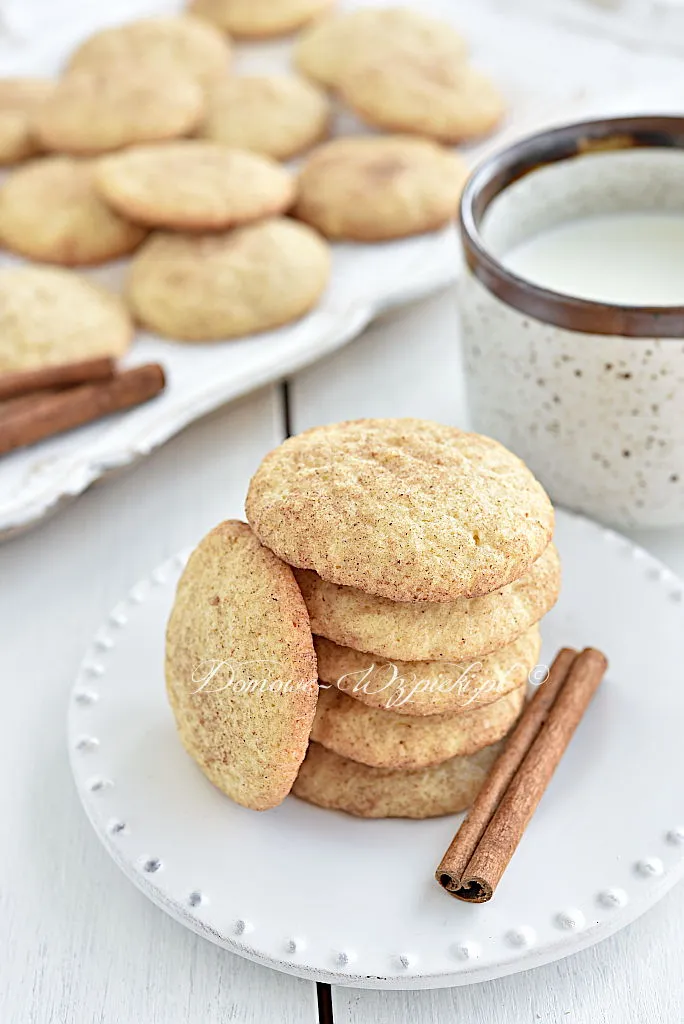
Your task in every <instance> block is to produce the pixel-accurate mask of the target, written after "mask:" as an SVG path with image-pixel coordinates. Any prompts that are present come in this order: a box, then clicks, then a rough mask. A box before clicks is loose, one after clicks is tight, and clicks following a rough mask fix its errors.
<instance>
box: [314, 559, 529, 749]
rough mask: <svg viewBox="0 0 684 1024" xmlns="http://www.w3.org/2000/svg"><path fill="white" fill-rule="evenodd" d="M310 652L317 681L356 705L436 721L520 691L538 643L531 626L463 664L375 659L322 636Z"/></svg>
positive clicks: (370, 655)
mask: <svg viewBox="0 0 684 1024" xmlns="http://www.w3.org/2000/svg"><path fill="white" fill-rule="evenodd" d="M296 575H297V574H296V573H295V576H296ZM314 647H315V648H316V657H317V658H318V678H319V679H320V680H321V682H323V683H329V684H331V685H333V686H335V687H337V688H338V689H340V690H341V691H342V692H343V693H346V694H347V695H348V696H349V697H353V698H354V700H355V701H356V702H357V703H361V704H365V705H366V707H369V708H376V709H380V710H383V709H385V710H389V711H392V712H393V713H394V714H395V715H401V716H402V717H411V718H421V717H424V716H428V717H430V718H437V717H439V716H441V715H445V714H447V715H453V714H458V713H462V712H464V711H471V710H473V709H475V708H482V707H487V706H488V705H489V704H493V703H494V702H495V701H498V700H499V698H501V697H505V696H506V694H508V693H510V692H511V691H512V690H515V689H517V688H518V687H520V686H524V685H525V684H526V683H527V682H528V679H529V677H530V673H531V672H532V670H533V669H534V667H535V666H536V664H537V659H538V657H539V650H540V648H541V640H540V637H539V629H538V628H537V626H533V627H532V629H530V630H528V631H527V632H526V633H523V635H522V636H519V637H518V639H517V640H514V641H513V642H512V643H510V644H507V645H506V646H505V647H501V648H500V649H499V650H498V651H493V652H492V653H491V654H487V655H484V656H482V657H479V658H468V659H465V660H464V661H400V660H399V659H398V658H392V659H390V658H380V657H378V655H377V654H367V653H364V652H363V651H356V650H353V649H352V648H351V647H342V646H340V645H339V644H336V643H334V642H333V641H332V640H326V639H325V637H322V636H314ZM314 738H315V737H314ZM341 753H343V751H341Z"/></svg>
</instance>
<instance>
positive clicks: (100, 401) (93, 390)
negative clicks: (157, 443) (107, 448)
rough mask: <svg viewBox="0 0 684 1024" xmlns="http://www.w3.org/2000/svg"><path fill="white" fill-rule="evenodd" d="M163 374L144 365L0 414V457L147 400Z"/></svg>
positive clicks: (154, 365)
mask: <svg viewBox="0 0 684 1024" xmlns="http://www.w3.org/2000/svg"><path fill="white" fill-rule="evenodd" d="M164 384H165V380H164V371H163V369H162V367H161V366H159V364H158V363H147V364H146V365H144V366H136V367H135V368H134V369H132V370H126V371H125V372H123V373H120V374H118V375H117V376H115V377H112V378H111V380H105V381H102V382H100V383H95V384H82V385H80V386H79V387H75V388H67V389H66V390H64V391H58V392H55V393H53V394H47V395H44V396H41V397H40V398H36V400H35V401H31V402H26V403H21V405H20V407H19V408H16V407H15V408H14V409H12V407H11V405H12V403H10V407H9V408H8V409H7V410H6V411H5V412H4V413H0V455H2V454H4V453H6V452H9V451H12V450H13V449H15V448H22V447H24V446H25V445H29V444H34V443H35V442H36V441H41V440H43V438H46V437H52V436H53V435H54V434H59V433H62V432H63V431H65V430H71V428H72V427H78V426H81V425H82V424H84V423H91V422H92V421H93V420H97V419H101V418H102V417H103V416H108V415H109V414H110V413H113V412H118V411H119V410H121V409H128V408H130V407H131V406H134V405H140V404H141V403H142V402H146V401H148V399H150V398H153V397H154V396H155V395H157V394H159V392H160V391H162V390H163V388H164Z"/></svg>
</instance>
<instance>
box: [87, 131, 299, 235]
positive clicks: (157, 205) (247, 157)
mask: <svg viewBox="0 0 684 1024" xmlns="http://www.w3.org/2000/svg"><path fill="white" fill-rule="evenodd" d="M96 182H97V187H98V188H99V189H100V191H101V193H102V195H103V197H104V199H105V200H106V201H107V202H108V203H110V204H111V205H112V206H113V207H114V209H116V210H118V212H119V213H121V214H122V215H123V216H124V217H129V218H130V219H131V220H133V221H135V222H137V223H140V224H146V225H149V226H152V227H163V228H173V229H176V230H191V231H214V230H220V229H222V228H227V227H228V226H230V225H232V224H242V223H245V222H247V221H250V220H255V219H256V218H258V217H267V216H270V215H272V214H276V213H281V212H283V211H284V210H287V209H288V207H289V206H291V205H292V201H293V199H294V195H295V183H294V178H293V176H292V175H291V174H290V172H289V171H287V170H285V168H284V167H280V166H279V164H277V163H275V162H274V161H272V160H270V159H269V158H268V157H264V156H260V155H258V154H256V153H248V152H245V151H243V150H239V149H231V148H229V147H227V146H221V145H218V144H217V143H214V142H205V141H198V140H194V139H188V140H185V141H182V142H173V143H159V144H157V145H152V146H138V147H135V148H132V149H128V150H125V151H124V152H122V153H117V154H114V155H113V156H110V157H104V158H103V159H102V160H101V161H100V162H99V166H98V169H97V172H96Z"/></svg>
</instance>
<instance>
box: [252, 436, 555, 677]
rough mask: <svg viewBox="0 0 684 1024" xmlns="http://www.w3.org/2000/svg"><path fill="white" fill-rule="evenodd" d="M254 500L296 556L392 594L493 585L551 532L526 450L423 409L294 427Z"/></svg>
mask: <svg viewBox="0 0 684 1024" xmlns="http://www.w3.org/2000/svg"><path fill="white" fill-rule="evenodd" d="M246 510H247V518H248V520H249V522H250V525H251V526H252V529H253V530H254V532H255V533H256V534H257V536H258V537H259V539H260V540H261V541H262V543H264V544H266V546H267V547H270V548H271V550H272V551H274V552H275V553H276V554H277V555H278V556H279V557H280V558H282V559H284V561H286V562H288V563H289V564H290V565H294V566H297V567H298V568H303V569H313V570H314V571H315V572H317V573H318V574H319V576H321V577H322V578H323V579H325V580H328V581H329V582H331V583H337V584H339V585H341V586H349V587H357V588H359V589H360V590H363V591H365V592H366V593H368V594H375V595H377V596H379V597H386V598H388V599H389V600H391V601H454V600H455V599H456V598H457V597H468V598H472V597H479V596H480V595H482V594H488V593H489V592H490V591H492V590H497V589H499V588H500V587H503V586H506V584H508V583H511V582H512V581H513V580H516V579H518V578H519V577H520V576H522V575H523V574H524V573H525V572H527V571H528V569H529V568H530V567H531V565H532V563H533V562H535V561H536V559H537V558H539V556H540V555H541V553H542V551H543V550H544V548H545V547H546V546H547V544H548V543H549V541H550V539H551V534H552V532H553V507H552V505H551V502H550V501H549V499H548V497H547V496H546V493H545V492H544V489H543V488H542V486H541V484H540V483H538V481H537V480H536V479H535V478H534V476H533V475H532V473H531V472H530V470H529V469H528V468H527V466H525V464H524V463H523V462H522V461H521V460H520V459H519V458H517V457H516V456H515V455H513V454H512V453H511V452H509V451H508V450H507V449H506V448H504V447H503V445H501V444H499V443H498V442H497V441H493V440H492V439H491V438H488V437H483V436H482V435H480V434H469V433H466V432H465V431H462V430H458V429H457V428H456V427H448V426H443V425H441V424H439V423H432V422H430V421H428V420H418V419H362V420H351V421H348V422H346V423H335V424H332V425H330V426H324V427H315V428H313V429H312V430H307V431H305V432H304V433H303V434H299V435H298V436H296V437H291V438H289V439H288V440H287V441H285V442H284V444H282V445H280V447H278V448H276V449H275V450H274V451H272V452H270V453H269V454H268V455H267V456H266V458H265V459H264V460H263V462H262V463H261V466H260V467H259V469H258V470H257V472H256V473H255V475H254V476H253V478H252V480H251V483H250V486H249V492H248V495H247V502H246ZM530 624H531V623H527V624H526V626H527V625H530ZM523 628H526V627H523ZM415 657H416V655H415V654H413V655H412V656H411V660H412V659H413V658H415Z"/></svg>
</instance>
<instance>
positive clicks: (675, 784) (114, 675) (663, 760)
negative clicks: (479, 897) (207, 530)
mask: <svg viewBox="0 0 684 1024" xmlns="http://www.w3.org/2000/svg"><path fill="white" fill-rule="evenodd" d="M556 542H557V544H558V547H559V549H560V552H561V557H562V558H563V562H564V585H563V593H562V596H561V599H560V601H559V604H558V606H557V607H556V608H555V609H554V610H553V612H552V613H551V614H550V615H549V616H548V617H547V618H546V619H545V621H544V624H543V630H542V632H543V635H544V652H543V657H544V659H547V660H548V659H550V658H551V657H552V656H553V654H554V653H555V651H556V650H557V649H558V648H559V647H561V646H563V645H572V646H577V647H583V646H588V645H593V646H597V647H599V648H601V649H602V650H604V651H605V652H606V654H607V655H608V657H609V659H610V668H609V671H608V674H607V676H606V679H605V680H604V682H603V684H602V686H601V688H600V690H599V693H598V695H597V696H596V698H595V699H594V702H593V703H592V705H591V706H590V708H589V711H588V713H587V715H586V716H585V719H584V720H583V722H582V723H581V724H580V727H579V729H578V731H577V734H576V735H575V737H574V739H573V741H572V743H571V745H570V747H569V749H568V751H567V753H566V755H565V757H564V758H563V761H562V763H561V765H560V766H559V768H558V770H557V772H556V775H555V776H554V778H553V780H552V782H551V784H550V786H549V789H548V791H547V792H546V794H545V795H544V798H543V799H542V802H541V804H540V806H539V809H538V811H537V813H536V815H535V817H534V819H533V821H532V823H531V825H530V827H529V828H528V830H527V833H526V834H525V836H524V838H523V841H522V843H521V845H520V847H519V849H518V851H517V853H516V854H515V856H514V858H513V860H512V862H511V864H510V866H509V868H508V870H507V872H506V874H505V875H504V878H503V880H502V882H501V884H500V886H499V889H498V890H497V893H496V894H495V897H494V899H493V900H492V901H491V902H490V903H488V904H484V905H479V906H477V905H468V904H464V903H460V902H458V901H456V900H452V899H450V898H449V897H448V896H447V895H446V894H445V893H444V892H443V891H442V890H441V889H440V888H439V886H438V885H437V884H436V882H435V881H434V879H433V871H434V869H435V866H436V865H437V863H438V862H439V859H440V857H441V855H442V853H443V852H444V850H445V848H446V846H447V845H448V842H449V840H450V838H451V836H452V834H453V833H454V831H455V829H456V827H457V824H458V821H459V818H458V816H453V817H447V818H437V819H432V820H430V821H423V822H421V821H403V820H389V821H364V820H360V819H355V818H352V817H350V816H347V815H345V814H341V813H338V812H334V811H326V810H321V809H320V808H317V807H312V806H309V805H307V804H305V803H303V802H301V801H299V800H297V799H296V798H294V797H288V798H287V800H286V801H285V802H284V803H283V804H282V805H281V806H280V807H278V808H276V809H275V810H272V811H268V812H262V813H257V812H253V811H249V810H246V809H245V808H242V807H238V806H237V805H235V804H233V803H231V801H230V800H229V799H227V798H226V797H224V796H223V795H222V794H221V793H220V792H219V791H218V790H217V789H215V788H214V787H213V786H212V785H211V784H210V783H209V782H208V781H207V780H206V779H205V778H204V776H203V775H202V774H201V773H200V772H199V770H198V769H197V768H196V766H195V765H194V763H193V762H192V760H191V759H190V758H189V757H188V756H187V754H186V753H185V751H184V750H183V749H182V747H181V744H180V742H179V741H178V739H177V737H176V733H175V727H174V722H173V718H172V715H171V712H170V710H169V708H168V706H167V703H166V697H165V692H164V680H163V649H164V629H165V624H166V619H167V616H168V613H169V610H170V607H171V604H172V601H173V595H174V590H175V584H176V581H177V579H178V577H179V575H180V572H181V569H182V566H183V564H184V561H185V558H186V557H187V553H186V554H183V555H179V556H177V557H175V558H173V559H171V560H170V561H168V562H166V563H164V564H163V565H161V566H159V567H158V568H157V569H155V570H154V571H153V572H152V573H151V575H150V576H149V577H148V578H147V579H145V580H142V581H141V582H140V583H138V584H137V585H136V586H135V587H133V589H132V590H131V591H130V592H129V594H128V595H127V597H126V598H125V599H124V600H123V601H122V602H121V603H120V604H118V605H117V606H116V608H115V609H114V610H113V611H112V613H111V615H110V616H109V618H108V620H107V622H106V623H105V624H104V625H103V626H102V627H101V629H100V630H99V631H98V633H97V634H96V636H95V638H94V639H93V642H92V644H91V645H90V647H89V649H88V651H87V653H86V656H85V658H84V661H83V664H82V666H81V669H80V671H79V673H78V678H77V680H76V684H75V687H74V690H73V693H72V697H71V701H70V707H69V753H70V758H71V764H72V769H73V773H74V778H75V780H76V786H77V789H78V792H79V795H80V797H81V800H82V802H83V805H84V807H85V810H86V812H87V814H88V817H89V818H90V821H91V823H92V825H93V827H94V828H95V831H96V832H97V834H98V835H99V837H100V839H101V840H102V841H103V843H104V845H105V847H106V849H107V850H108V851H109V853H110V854H111V856H112V857H113V858H114V860H115V861H116V862H117V864H118V865H119V866H120V867H121V869H122V870H123V871H124V872H125V874H126V875H127V876H128V877H129V878H130V879H131V880H132V881H133V882H134V883H135V884H136V885H137V886H138V888H140V889H141V890H142V892H144V893H145V894H146V895H147V896H149V897H150V899H152V900H153V901H154V902H155V903H157V904H158V905H159V906H160V907H161V908H162V909H163V910H166V911H167V913H169V914H171V915H172V916H173V917H175V918H176V919H177V920H178V921H180V922H181V923H182V924H185V925H186V926H187V927H189V928H191V929H193V930H194V931H196V932H198V933H199V934H201V935H204V936H205V937H206V938H208V939H210V940H211V941H213V942H216V943H218V944H219V945H221V946H223V947H225V948H226V949H229V950H231V951H233V952H235V953H238V954H240V955H241V956H245V957H248V958H249V959H252V960H256V961H258V962H259V963H263V964H266V965H268V966H269V967H274V968H276V969H278V970H282V971H286V972H288V973H290V974H295V975H299V976H301V977H305V978H313V979H316V980H319V981H328V982H332V983H335V984H342V985H353V986H357V987H367V988H390V989H401V988H407V989H410V988H435V987H441V986H449V985H461V984H466V983H469V982H474V981H482V980H487V979H491V978H496V977H500V976H502V975H505V974H512V973H515V972H517V971H523V970H527V969H528V968H530V967H535V966H538V965H540V964H543V963H547V962H549V961H552V960H556V959H558V958H560V957H563V956H567V955H568V954H570V953H574V952H576V951H578V950H580V949H582V948H584V947H586V946H590V945H592V944H593V943H595V942H598V941H599V940H601V939H603V938H606V937H607V936H608V935H610V934H612V933H613V932H615V931H617V930H618V929H620V928H622V927H624V925H626V924H627V923H629V922H630V921H632V920H633V919H634V918H636V917H638V916H639V915H640V914H642V913H643V912H644V911H645V910H647V909H648V908H649V907H650V906H652V905H653V904H654V903H655V902H656V901H657V900H658V899H659V898H660V897H661V896H662V895H663V894H664V893H665V892H667V890H668V889H669V888H670V887H671V886H672V885H674V884H675V882H676V881H677V880H678V879H679V878H680V877H681V876H682V875H683V874H684V806H683V803H684V801H683V799H682V794H681V786H680V784H679V780H680V779H681V777H682V774H684V744H683V743H682V725H681V723H682V721H684V688H682V686H681V680H680V673H679V666H680V665H681V663H682V659H683V655H684V628H683V627H684V584H683V583H682V582H681V581H680V580H679V579H678V578H677V577H676V576H675V575H674V574H673V573H671V572H670V571H669V570H668V569H666V568H665V567H664V566H662V565H661V564H660V563H659V562H657V561H656V560H655V559H654V558H652V557H651V556H650V555H648V554H647V553H646V552H645V551H643V550H642V549H640V548H638V547H636V546H635V545H633V544H632V543H631V542H630V541H628V540H627V539H625V538H624V537H621V536H620V535H618V534H616V533H613V532H612V531H610V530H607V529H604V528H603V527H600V526H598V525H596V524H595V523H592V522H591V521H589V520H587V519H583V518H581V517H578V516H575V515H571V514H570V513H567V512H559V514H558V525H557V532H556Z"/></svg>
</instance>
